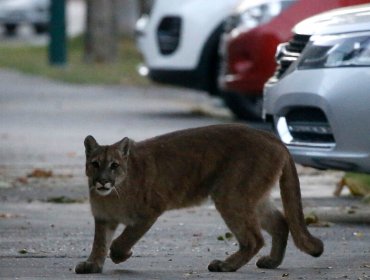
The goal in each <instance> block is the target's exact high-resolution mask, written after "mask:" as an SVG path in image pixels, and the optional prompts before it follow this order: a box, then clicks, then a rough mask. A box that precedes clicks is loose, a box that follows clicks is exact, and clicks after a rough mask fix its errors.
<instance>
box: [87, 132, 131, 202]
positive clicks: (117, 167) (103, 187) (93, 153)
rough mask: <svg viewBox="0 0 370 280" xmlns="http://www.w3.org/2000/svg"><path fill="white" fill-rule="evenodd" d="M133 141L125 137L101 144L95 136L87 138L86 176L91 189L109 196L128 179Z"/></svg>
mask: <svg viewBox="0 0 370 280" xmlns="http://www.w3.org/2000/svg"><path fill="white" fill-rule="evenodd" d="M131 142H132V140H130V139H129V138H123V139H122V140H121V141H119V142H117V143H115V144H113V145H110V146H100V145H99V144H98V142H96V140H95V139H94V137H92V136H87V137H86V138H85V142H84V144H85V152H86V176H87V177H88V178H89V187H90V191H96V193H98V194H99V195H101V196H107V195H109V194H110V193H111V192H112V190H114V189H115V187H116V186H118V185H119V184H121V183H122V182H123V181H124V180H125V179H126V177H127V160H128V156H129V153H130V147H131Z"/></svg>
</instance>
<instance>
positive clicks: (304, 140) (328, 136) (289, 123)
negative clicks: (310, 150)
mask: <svg viewBox="0 0 370 280" xmlns="http://www.w3.org/2000/svg"><path fill="white" fill-rule="evenodd" d="M277 130H278V133H279V135H280V137H281V138H282V140H283V141H284V142H285V143H286V144H288V145H289V144H290V145H295V146H315V147H322V148H332V147H334V146H335V139H334V135H333V132H332V129H331V127H330V124H329V122H328V119H327V118H326V116H325V114H324V112H323V111H322V110H321V109H319V108H313V107H295V108H292V109H290V110H289V111H288V113H287V114H286V115H285V117H280V118H279V120H278V123H277Z"/></svg>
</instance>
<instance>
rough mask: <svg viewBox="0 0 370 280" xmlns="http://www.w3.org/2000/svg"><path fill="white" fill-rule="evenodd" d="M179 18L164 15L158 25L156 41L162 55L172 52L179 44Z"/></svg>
mask: <svg viewBox="0 0 370 280" xmlns="http://www.w3.org/2000/svg"><path fill="white" fill-rule="evenodd" d="M180 33H181V18H179V17H172V16H171V17H164V18H163V19H162V21H161V23H160V24H159V25H158V30H157V42H158V46H159V51H160V53H161V54H163V55H170V54H172V53H174V52H175V51H176V49H177V47H178V46H179V44H180Z"/></svg>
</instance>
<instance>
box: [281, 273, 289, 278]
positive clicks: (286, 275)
mask: <svg viewBox="0 0 370 280" xmlns="http://www.w3.org/2000/svg"><path fill="white" fill-rule="evenodd" d="M281 277H289V273H284V274H283V275H281Z"/></svg>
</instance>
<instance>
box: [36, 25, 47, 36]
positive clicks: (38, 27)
mask: <svg viewBox="0 0 370 280" xmlns="http://www.w3.org/2000/svg"><path fill="white" fill-rule="evenodd" d="M33 29H34V31H35V33H36V34H43V33H45V32H46V31H48V25H47V24H45V23H35V24H34V25H33Z"/></svg>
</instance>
